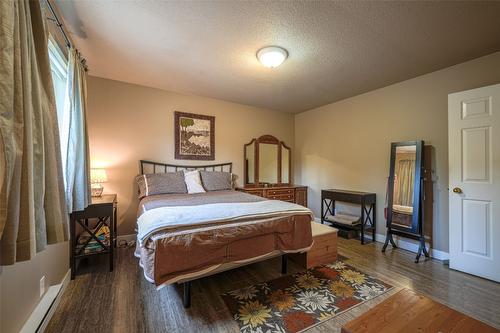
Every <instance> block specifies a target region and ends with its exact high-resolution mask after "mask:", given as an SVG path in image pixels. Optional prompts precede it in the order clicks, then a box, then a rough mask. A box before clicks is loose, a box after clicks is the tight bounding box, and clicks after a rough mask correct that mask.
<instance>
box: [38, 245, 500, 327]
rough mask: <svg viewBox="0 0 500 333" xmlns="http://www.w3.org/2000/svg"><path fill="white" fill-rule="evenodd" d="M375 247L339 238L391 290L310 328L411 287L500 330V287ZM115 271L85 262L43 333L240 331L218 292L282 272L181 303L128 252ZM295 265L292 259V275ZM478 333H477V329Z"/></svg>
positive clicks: (273, 264)
mask: <svg viewBox="0 0 500 333" xmlns="http://www.w3.org/2000/svg"><path fill="white" fill-rule="evenodd" d="M380 249H381V245H380V244H378V243H376V244H367V245H364V246H361V245H360V244H359V242H358V241H356V240H345V239H339V254H341V255H343V256H345V257H347V258H348V259H346V260H345V262H346V263H349V264H350V265H353V266H355V267H357V268H358V269H360V270H362V271H364V272H366V273H368V274H371V275H373V276H375V277H377V278H379V279H382V280H384V281H386V282H388V283H391V284H392V285H394V286H396V288H395V289H394V290H392V291H390V292H389V293H387V294H385V295H383V296H381V297H378V298H376V299H374V300H371V301H369V302H367V303H364V304H362V305H361V306H358V307H355V308H353V309H351V310H349V311H347V312H346V313H344V314H342V315H340V316H338V317H335V318H333V319H331V320H329V321H326V322H324V323H322V324H321V325H319V326H317V327H314V328H312V329H310V330H309V331H308V332H311V333H312V332H339V331H340V327H341V326H342V325H343V324H344V323H345V322H347V321H349V320H351V319H353V318H355V317H357V316H359V315H360V314H361V313H363V312H365V311H367V310H368V309H369V308H371V307H373V306H374V305H375V304H377V303H380V302H381V301H383V300H384V299H385V298H387V297H389V296H390V295H392V294H394V293H395V292H397V291H399V290H400V289H401V288H409V289H413V290H415V291H417V292H420V293H422V294H424V295H426V296H428V297H430V298H432V299H434V300H436V301H438V302H440V303H443V304H446V305H448V306H450V307H452V308H454V309H456V310H458V311H460V312H463V313H465V314H468V315H470V316H472V317H474V318H476V319H479V320H481V321H483V322H486V323H488V324H490V325H492V326H494V327H497V328H500V284H499V283H495V282H492V281H488V280H484V279H481V278H477V277H474V276H471V275H467V274H464V273H460V272H457V271H453V270H450V269H449V268H448V267H447V266H446V265H443V264H442V263H441V262H440V261H437V260H428V261H425V262H421V263H419V264H414V263H413V259H414V254H412V253H410V252H406V251H404V250H396V251H391V250H388V251H387V253H386V254H382V253H381V252H380ZM117 252H118V253H117V258H116V259H117V262H116V267H115V271H114V272H112V273H109V272H107V271H106V269H107V266H106V262H105V261H104V262H102V263H97V265H96V263H95V262H94V263H92V265H88V264H85V263H83V264H82V267H81V270H80V271H79V275H77V277H76V279H75V280H74V281H72V282H71V283H70V284H69V286H68V288H67V289H66V292H65V294H64V295H63V298H62V300H61V303H60V305H59V308H58V309H57V310H56V313H55V314H54V316H53V318H52V320H51V322H50V323H49V326H48V328H47V332H75V333H76V332H200V333H201V332H238V331H239V330H238V325H237V324H236V323H235V322H234V320H233V319H232V317H231V315H230V313H229V312H228V310H227V309H226V306H225V304H224V302H223V301H222V299H221V298H220V297H219V295H220V294H221V293H224V292H226V291H230V290H234V289H237V288H241V287H244V286H247V285H250V284H253V283H257V282H262V281H267V280H270V279H273V278H276V277H279V276H280V260H279V258H278V259H271V260H268V261H265V262H262V263H257V264H253V265H249V266H247V267H242V268H239V269H235V270H232V271H229V272H225V273H221V274H217V275H214V276H211V277H207V278H203V279H201V280H199V281H196V282H194V283H193V286H192V293H193V297H192V306H191V308H190V309H188V310H185V309H184V308H183V307H182V300H181V292H182V289H181V288H180V287H179V286H177V285H172V286H167V287H165V288H163V289H161V290H159V291H157V290H156V289H155V288H154V287H153V286H152V285H151V284H150V283H148V282H147V281H146V280H145V279H144V278H143V276H142V270H141V269H140V268H139V267H138V265H137V260H136V258H135V257H133V250H132V249H119V250H118V251H117ZM298 270H299V268H298V267H297V266H296V265H295V264H293V263H290V265H289V271H290V272H291V273H293V272H296V271H298ZM477 333H479V332H477Z"/></svg>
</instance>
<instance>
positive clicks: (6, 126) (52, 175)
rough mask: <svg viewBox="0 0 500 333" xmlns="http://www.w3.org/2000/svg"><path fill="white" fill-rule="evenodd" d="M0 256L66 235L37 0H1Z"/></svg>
mask: <svg viewBox="0 0 500 333" xmlns="http://www.w3.org/2000/svg"><path fill="white" fill-rule="evenodd" d="M0 23H1V24H0V145H1V149H0V151H1V152H2V154H1V155H0V165H1V168H2V169H3V170H2V180H1V181H0V183H1V193H0V251H1V252H0V264H1V265H9V264H14V263H15V262H16V261H24V260H30V259H31V258H32V257H33V256H34V255H35V254H36V253H37V252H40V251H42V250H43V249H44V248H45V247H46V246H47V244H52V243H57V242H61V241H65V240H67V238H68V230H67V226H68V214H67V209H66V203H65V195H64V184H63V177H62V175H63V171H62V165H61V151H60V141H59V132H58V125H57V114H56V109H55V102H54V92H53V86H52V78H51V71H50V63H49V57H48V49H47V34H46V29H45V15H44V14H43V13H42V9H41V5H40V2H39V1H27V0H19V1H3V0H2V1H0Z"/></svg>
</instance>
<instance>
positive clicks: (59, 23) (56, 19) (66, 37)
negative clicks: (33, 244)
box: [45, 0, 71, 47]
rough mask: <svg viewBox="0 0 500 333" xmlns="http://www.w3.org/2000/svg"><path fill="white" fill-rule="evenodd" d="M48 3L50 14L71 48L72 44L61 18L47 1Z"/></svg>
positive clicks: (46, 0)
mask: <svg viewBox="0 0 500 333" xmlns="http://www.w3.org/2000/svg"><path fill="white" fill-rule="evenodd" d="M45 2H47V5H48V6H49V9H50V12H51V13H52V16H54V21H55V22H56V25H57V27H58V28H59V30H61V33H62V35H63V37H64V40H65V41H66V46H67V47H71V42H70V41H69V38H68V35H66V32H65V31H64V28H63V25H62V23H61V21H60V20H59V18H58V17H57V15H56V12H55V11H54V8H52V5H51V4H50V1H49V0H45Z"/></svg>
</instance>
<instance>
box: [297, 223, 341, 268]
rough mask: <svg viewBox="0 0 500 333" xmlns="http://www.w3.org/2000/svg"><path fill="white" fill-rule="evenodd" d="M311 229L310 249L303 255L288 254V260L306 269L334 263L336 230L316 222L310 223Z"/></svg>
mask: <svg viewBox="0 0 500 333" xmlns="http://www.w3.org/2000/svg"><path fill="white" fill-rule="evenodd" d="M311 229H312V237H313V240H314V244H313V246H312V247H311V249H310V250H309V251H307V252H305V253H296V254H290V255H289V258H290V259H291V260H293V261H295V262H296V263H297V264H299V265H301V266H302V267H304V268H306V269H308V268H311V267H315V266H319V265H324V264H330V263H332V262H335V261H336V260H337V232H338V230H337V229H335V228H333V227H330V226H327V225H325V224H320V223H316V222H311Z"/></svg>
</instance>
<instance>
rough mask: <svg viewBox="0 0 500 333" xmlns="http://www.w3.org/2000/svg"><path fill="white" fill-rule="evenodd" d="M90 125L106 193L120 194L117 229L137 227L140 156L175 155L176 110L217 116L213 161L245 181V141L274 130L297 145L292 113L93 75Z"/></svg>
mask: <svg viewBox="0 0 500 333" xmlns="http://www.w3.org/2000/svg"><path fill="white" fill-rule="evenodd" d="M88 99H89V112H88V126H89V137H90V150H91V159H92V163H93V166H102V167H105V168H106V169H107V172H108V178H109V182H108V183H105V184H103V185H104V188H105V192H108V193H117V194H118V202H119V204H118V214H119V225H118V233H119V234H122V235H123V234H131V233H133V232H134V227H135V216H136V210H137V205H138V202H137V199H136V198H137V196H136V185H135V182H134V177H135V176H136V175H137V174H138V160H140V159H149V160H154V161H163V162H170V163H178V164H204V163H205V164H206V163H207V162H200V161H185V160H174V133H173V129H174V124H173V122H174V116H173V115H174V111H183V112H191V113H199V114H206V115H211V116H215V161H213V162H212V161H209V162H208V163H217V162H233V163H234V164H233V173H235V174H236V175H237V176H238V177H239V178H238V179H237V183H238V184H239V185H242V184H243V144H245V143H248V142H250V140H251V139H252V138H254V137H259V136H261V135H263V134H271V135H274V136H276V137H277V138H279V139H280V140H283V141H285V143H286V144H288V145H292V144H293V128H294V127H293V115H291V114H288V113H283V112H276V111H270V110H266V109H261V108H255V107H250V106H245V105H241V104H235V103H229V102H225V101H221V100H216V99H211V98H204V97H198V96H190V95H182V94H177V93H172V92H168V91H163V90H158V89H153V88H148V87H143V86H138V85H133V84H128V83H123V82H118V81H112V80H107V79H101V78H97V77H89V80H88Z"/></svg>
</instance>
